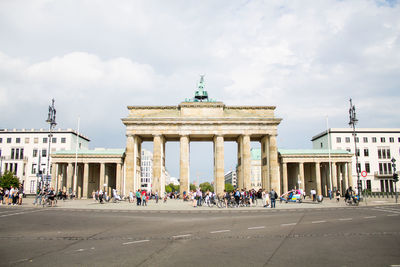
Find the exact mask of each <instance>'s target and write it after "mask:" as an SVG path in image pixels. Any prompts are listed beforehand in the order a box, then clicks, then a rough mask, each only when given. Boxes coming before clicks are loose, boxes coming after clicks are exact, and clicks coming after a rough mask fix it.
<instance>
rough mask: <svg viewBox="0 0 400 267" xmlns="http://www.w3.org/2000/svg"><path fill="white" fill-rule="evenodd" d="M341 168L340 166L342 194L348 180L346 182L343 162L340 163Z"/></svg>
mask: <svg viewBox="0 0 400 267" xmlns="http://www.w3.org/2000/svg"><path fill="white" fill-rule="evenodd" d="M340 165H341V168H340V170H341V171H340V173H341V176H342V181H343V188H342V195H344V193H345V192H346V189H347V186H348V182H347V174H346V173H347V169H346V164H345V163H341V164H340Z"/></svg>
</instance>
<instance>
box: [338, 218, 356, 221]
mask: <svg viewBox="0 0 400 267" xmlns="http://www.w3.org/2000/svg"><path fill="white" fill-rule="evenodd" d="M351 220H353V218H341V219H339V221H351Z"/></svg>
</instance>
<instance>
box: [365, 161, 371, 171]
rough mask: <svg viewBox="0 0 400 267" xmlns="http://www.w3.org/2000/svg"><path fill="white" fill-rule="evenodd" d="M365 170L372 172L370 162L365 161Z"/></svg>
mask: <svg viewBox="0 0 400 267" xmlns="http://www.w3.org/2000/svg"><path fill="white" fill-rule="evenodd" d="M365 171H366V172H367V173H370V172H371V169H370V166H369V163H368V162H367V163H365Z"/></svg>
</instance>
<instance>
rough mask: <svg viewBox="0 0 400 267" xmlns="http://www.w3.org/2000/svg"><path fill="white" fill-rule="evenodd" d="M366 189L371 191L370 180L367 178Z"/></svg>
mask: <svg viewBox="0 0 400 267" xmlns="http://www.w3.org/2000/svg"><path fill="white" fill-rule="evenodd" d="M367 190H369V191H371V180H367Z"/></svg>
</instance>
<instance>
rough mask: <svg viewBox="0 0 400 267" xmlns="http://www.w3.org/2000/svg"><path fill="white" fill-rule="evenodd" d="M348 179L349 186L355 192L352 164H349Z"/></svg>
mask: <svg viewBox="0 0 400 267" xmlns="http://www.w3.org/2000/svg"><path fill="white" fill-rule="evenodd" d="M346 165H347V177H348V185H349V187H350V186H351V187H352V188H353V190H354V189H355V188H356V187H355V186H354V183H353V170H352V166H351V162H347V163H346Z"/></svg>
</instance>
